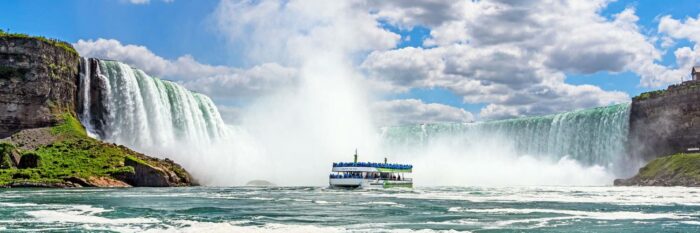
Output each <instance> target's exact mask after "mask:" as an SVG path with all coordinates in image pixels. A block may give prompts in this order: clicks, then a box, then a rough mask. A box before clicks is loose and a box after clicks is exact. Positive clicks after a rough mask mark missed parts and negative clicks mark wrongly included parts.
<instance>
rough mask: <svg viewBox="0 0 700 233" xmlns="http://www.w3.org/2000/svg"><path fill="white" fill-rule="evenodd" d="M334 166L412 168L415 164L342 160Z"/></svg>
mask: <svg viewBox="0 0 700 233" xmlns="http://www.w3.org/2000/svg"><path fill="white" fill-rule="evenodd" d="M333 167H376V168H389V169H412V168H413V165H409V164H395V163H372V162H358V163H348V162H340V163H333Z"/></svg>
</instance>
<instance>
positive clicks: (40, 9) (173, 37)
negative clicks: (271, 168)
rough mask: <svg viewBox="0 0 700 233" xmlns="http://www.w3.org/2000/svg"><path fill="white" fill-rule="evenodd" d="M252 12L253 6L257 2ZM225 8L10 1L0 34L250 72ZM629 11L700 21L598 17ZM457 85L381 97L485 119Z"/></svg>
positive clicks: (395, 27)
mask: <svg viewBox="0 0 700 233" xmlns="http://www.w3.org/2000/svg"><path fill="white" fill-rule="evenodd" d="M250 4H252V5H255V4H257V1H254V2H253V3H250ZM222 5H223V4H221V3H220V2H219V1H193V0H190V1H187V0H174V1H172V2H164V1H158V0H152V1H150V2H148V3H145V4H132V3H131V2H129V1H126V0H103V1H92V0H75V1H53V0H35V1H21V0H6V1H0V9H3V14H1V15H0V27H2V28H3V29H4V30H9V31H11V32H20V33H27V34H32V35H42V36H46V37H52V38H57V39H61V40H65V41H68V42H71V43H75V42H77V41H78V40H80V39H82V40H96V39H98V38H104V39H114V40H116V41H119V42H120V43H121V44H122V45H138V46H144V47H145V48H147V49H148V50H149V51H150V52H152V53H153V54H155V55H157V56H159V57H162V58H164V59H167V60H176V59H178V58H180V57H182V56H185V55H191V57H192V58H194V59H195V60H196V62H197V63H199V64H205V65H207V66H208V67H209V66H210V67H229V68H232V69H242V70H245V69H249V68H251V67H256V66H258V65H260V64H261V63H263V62H258V61H255V60H254V59H249V55H248V54H247V53H246V52H247V50H248V48H246V47H245V46H246V45H247V44H245V43H240V44H237V43H232V42H231V41H232V39H231V38H232V36H231V35H226V33H222V26H221V23H220V22H221V15H220V14H219V15H216V14H215V13H214V12H216V11H217V8H219V7H222ZM394 7H396V6H394ZM625 9H634V14H635V15H636V16H637V17H638V18H639V20H638V21H637V22H636V24H637V26H639V30H638V31H639V33H640V34H641V35H644V36H647V37H648V38H652V37H654V36H656V35H658V32H657V31H658V30H657V28H658V27H659V21H660V18H661V17H662V16H666V15H669V16H670V17H671V18H673V19H677V20H680V21H683V20H685V19H686V18H695V17H698V14H700V2H698V1H691V0H677V1H651V0H648V1H639V0H636V1H633V0H621V1H614V2H612V3H609V4H607V6H606V7H604V8H603V9H602V11H601V12H598V13H599V14H600V15H602V16H603V17H605V18H607V19H609V20H611V21H612V20H614V18H615V15H617V14H619V13H620V12H623V11H624V10H625ZM232 17H235V16H232ZM572 17H574V16H572ZM258 20H259V21H264V20H266V19H265V18H260V19H258ZM396 21H397V19H382V20H380V21H378V22H377V24H378V25H379V27H381V28H383V29H385V30H387V31H390V32H393V33H396V34H398V35H400V36H401V40H400V41H399V42H398V43H397V44H396V45H395V46H394V47H393V48H390V50H400V49H401V48H405V47H417V48H426V49H430V48H432V47H431V46H426V41H425V40H426V39H430V38H431V35H430V33H431V30H433V29H435V28H436V27H437V26H436V25H422V24H421V23H420V22H419V23H415V24H406V25H402V24H400V23H396ZM424 24H428V23H424ZM251 25H256V24H251ZM248 26H249V25H248ZM245 33H246V32H243V33H242V34H245ZM229 34H230V33H229ZM236 36H240V35H236ZM693 45H694V44H693V42H692V41H691V40H689V39H687V38H676V39H675V40H674V43H673V45H672V46H670V47H663V48H662V46H661V45H660V42H658V41H657V42H656V43H655V45H654V46H656V48H657V49H658V50H659V51H661V52H662V54H661V55H662V58H663V59H662V60H660V61H657V63H658V64H660V65H663V66H665V67H669V68H674V67H676V61H675V56H674V51H676V50H677V49H678V48H681V47H691V48H692V47H693ZM437 47H440V45H438V46H437ZM384 49H386V48H384ZM370 52H372V51H365V53H364V54H370ZM356 63H357V65H358V66H360V64H361V63H363V61H362V59H359V60H358V61H356ZM365 63H366V62H365ZM279 64H281V65H282V66H288V65H289V64H285V63H284V62H279ZM477 68H478V67H477ZM561 72H562V73H563V74H564V75H565V76H566V78H565V80H564V82H565V83H566V84H572V85H584V84H589V85H593V86H597V87H599V88H600V89H602V90H603V91H608V92H612V91H621V92H623V93H626V94H627V95H628V96H629V97H631V96H635V95H638V94H639V93H641V92H644V91H649V90H654V89H660V88H663V87H664V86H665V85H660V86H659V85H657V86H649V85H646V86H645V85H642V84H641V81H640V74H639V73H640V72H638V71H635V70H631V69H623V70H621V71H619V72H611V71H610V70H605V69H601V70H598V71H596V72H593V73H582V72H576V71H571V70H567V69H562V71H561ZM370 73H371V72H370ZM165 76H167V75H165ZM166 78H168V77H166ZM392 81H395V80H392ZM455 85H456V84H454V85H445V86H441V85H433V84H431V85H422V86H421V85H414V86H410V87H408V88H405V90H403V91H395V92H391V91H390V92H387V93H386V94H384V95H382V96H384V98H385V99H387V100H391V99H418V100H421V101H422V102H423V103H424V104H429V103H438V104H443V105H448V106H452V107H456V108H461V109H465V110H467V111H468V112H470V113H473V114H474V115H479V112H480V111H481V112H482V113H483V112H484V111H483V110H484V109H485V107H486V106H487V105H489V104H491V103H492V102H489V100H481V99H480V100H474V101H466V100H465V99H468V98H469V97H468V96H467V95H465V94H460V93H459V91H458V90H456V89H455ZM460 85H461V84H460ZM212 95H214V96H213V97H214V99H215V100H217V102H220V103H224V104H223V105H226V104H225V103H234V102H236V103H239V102H240V101H236V100H232V99H231V97H230V96H217V95H215V94H212ZM477 99H479V98H477ZM483 99H488V98H483ZM505 102H509V103H510V102H513V101H504V103H501V104H499V105H502V106H510V105H508V104H509V103H505ZM596 103H597V104H596ZM596 103H587V104H582V105H580V107H592V106H594V105H599V104H600V103H603V102H596ZM605 103H607V102H605ZM537 108H538V106H535V105H529V106H528V108H527V109H529V110H522V111H521V110H517V111H521V112H522V114H524V115H533V114H535V115H536V114H539V113H547V111H558V110H559V109H566V108H557V109H550V110H543V111H535V110H532V109H537ZM514 111H515V110H514ZM519 113H520V112H519ZM484 115H486V114H484ZM476 118H480V117H478V116H477V117H476Z"/></svg>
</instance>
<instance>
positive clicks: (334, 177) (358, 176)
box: [329, 174, 413, 181]
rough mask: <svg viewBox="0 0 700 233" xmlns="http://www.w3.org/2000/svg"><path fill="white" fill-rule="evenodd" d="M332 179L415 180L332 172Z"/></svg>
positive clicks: (411, 179)
mask: <svg viewBox="0 0 700 233" xmlns="http://www.w3.org/2000/svg"><path fill="white" fill-rule="evenodd" d="M329 178H331V179H366V180H391V181H413V178H401V179H398V178H392V177H385V178H383V177H368V176H364V177H363V176H362V175H352V174H342V175H337V174H331V175H330V176H329Z"/></svg>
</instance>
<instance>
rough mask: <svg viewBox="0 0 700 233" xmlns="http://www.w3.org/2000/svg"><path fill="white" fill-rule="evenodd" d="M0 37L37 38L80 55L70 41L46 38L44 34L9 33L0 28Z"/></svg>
mask: <svg viewBox="0 0 700 233" xmlns="http://www.w3.org/2000/svg"><path fill="white" fill-rule="evenodd" d="M0 37H4V38H26V39H30V38H31V39H37V40H40V41H43V42H45V43H48V44H50V45H53V46H56V47H59V48H61V49H63V50H66V51H68V52H69V53H72V54H75V55H76V56H79V55H78V51H76V50H75V48H73V45H71V44H69V43H66V42H63V41H60V40H56V39H50V38H46V37H43V36H30V35H27V34H24V33H7V32H5V31H2V30H0Z"/></svg>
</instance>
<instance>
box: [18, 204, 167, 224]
mask: <svg viewBox="0 0 700 233" xmlns="http://www.w3.org/2000/svg"><path fill="white" fill-rule="evenodd" d="M109 211H110V210H106V209H103V208H98V207H92V206H88V205H75V206H70V207H69V208H65V209H56V210H34V211H27V212H25V213H26V214H27V215H29V216H31V217H33V218H35V219H37V220H38V221H40V222H47V223H52V222H58V223H85V224H108V225H119V224H144V223H158V222H159V221H158V220H157V219H152V218H117V219H111V218H105V217H101V216H97V214H100V213H104V212H109Z"/></svg>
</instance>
